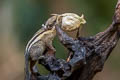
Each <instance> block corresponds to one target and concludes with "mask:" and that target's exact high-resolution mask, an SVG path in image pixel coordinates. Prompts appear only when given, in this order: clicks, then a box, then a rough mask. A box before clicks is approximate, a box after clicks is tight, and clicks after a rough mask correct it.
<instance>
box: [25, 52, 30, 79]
mask: <svg viewBox="0 0 120 80" xmlns="http://www.w3.org/2000/svg"><path fill="white" fill-rule="evenodd" d="M25 80H30V72H29V54H28V53H27V52H25Z"/></svg>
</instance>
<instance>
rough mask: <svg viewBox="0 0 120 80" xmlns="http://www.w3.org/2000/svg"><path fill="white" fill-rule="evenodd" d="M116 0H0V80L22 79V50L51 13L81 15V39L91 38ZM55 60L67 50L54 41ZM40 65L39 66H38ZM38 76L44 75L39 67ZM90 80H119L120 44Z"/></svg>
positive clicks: (109, 17) (106, 20)
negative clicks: (82, 24)
mask: <svg viewBox="0 0 120 80" xmlns="http://www.w3.org/2000/svg"><path fill="white" fill-rule="evenodd" d="M116 3H117V0H0V80H23V79H24V50H25V45H26V44H27V42H28V40H29V39H30V38H31V37H32V35H33V34H34V33H35V32H36V31H37V30H38V29H39V28H40V27H41V25H42V24H43V23H45V21H46V20H47V19H48V18H49V17H50V16H51V15H50V14H52V13H59V14H61V13H66V12H73V13H76V14H78V15H81V14H84V15H85V19H86V20H87V24H86V25H84V28H83V29H82V31H81V34H80V35H81V36H92V35H95V34H96V33H98V32H100V31H103V30H104V29H106V28H107V27H108V26H109V25H110V24H111V21H112V16H113V14H114V9H115V5H116ZM54 45H55V47H56V49H57V54H56V56H57V57H58V58H63V59H65V58H66V52H67V50H66V49H64V47H63V46H62V45H61V44H60V43H59V40H58V39H57V38H55V40H54ZM39 66H40V65H39ZM39 69H40V72H41V73H42V74H46V73H48V72H47V71H46V70H45V69H44V68H43V67H42V66H40V68H39ZM94 80H120V41H119V43H118V45H117V47H116V48H115V49H114V50H113V52H112V54H111V55H110V57H109V59H108V60H107V61H106V64H105V66H104V69H103V71H102V72H100V73H98V74H97V75H96V77H95V78H94Z"/></svg>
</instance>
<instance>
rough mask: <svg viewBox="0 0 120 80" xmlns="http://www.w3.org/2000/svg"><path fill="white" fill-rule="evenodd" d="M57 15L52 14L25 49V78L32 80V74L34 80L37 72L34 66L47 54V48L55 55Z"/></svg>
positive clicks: (50, 53)
mask: <svg viewBox="0 0 120 80" xmlns="http://www.w3.org/2000/svg"><path fill="white" fill-rule="evenodd" d="M56 18H57V16H52V17H51V18H49V19H48V20H47V22H46V23H45V25H42V28H41V29H39V30H38V31H37V32H36V33H35V34H34V35H33V37H32V38H31V39H30V41H29V42H28V44H27V46H26V49H25V54H24V55H25V80H30V79H31V76H32V78H33V79H34V80H36V79H35V77H34V76H35V75H36V72H34V69H33V68H34V67H35V65H36V62H37V61H38V60H39V59H40V57H42V55H44V54H45V51H46V50H47V51H48V53H49V55H52V56H54V54H55V52H56V50H55V48H54V47H53V46H52V41H53V39H54V37H55V36H56V30H55V26H54V23H55V21H56Z"/></svg>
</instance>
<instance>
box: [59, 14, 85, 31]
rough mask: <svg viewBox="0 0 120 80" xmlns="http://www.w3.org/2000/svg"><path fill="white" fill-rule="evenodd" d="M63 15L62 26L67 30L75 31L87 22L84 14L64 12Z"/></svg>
mask: <svg viewBox="0 0 120 80" xmlns="http://www.w3.org/2000/svg"><path fill="white" fill-rule="evenodd" d="M60 16H61V17H62V23H61V24H62V25H61V28H62V29H63V30H66V31H73V30H76V29H78V28H81V27H82V26H81V25H82V24H85V23H86V20H85V19H84V15H83V14H82V15H81V16H78V15H77V14H74V13H64V14H61V15H60Z"/></svg>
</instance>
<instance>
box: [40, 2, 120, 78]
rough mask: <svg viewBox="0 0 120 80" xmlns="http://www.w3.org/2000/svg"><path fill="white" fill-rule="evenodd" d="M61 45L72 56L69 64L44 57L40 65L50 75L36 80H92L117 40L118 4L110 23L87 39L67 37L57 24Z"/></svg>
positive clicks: (119, 12) (119, 22) (119, 6)
mask: <svg viewBox="0 0 120 80" xmlns="http://www.w3.org/2000/svg"><path fill="white" fill-rule="evenodd" d="M55 26H56V31H57V35H58V37H59V40H60V41H61V43H62V44H63V45H64V46H65V47H66V48H67V49H68V50H70V51H71V52H73V57H72V58H71V59H70V61H69V62H66V61H65V60H63V59H56V58H55V57H49V56H46V58H44V59H43V60H42V64H43V65H44V66H45V67H46V68H47V69H48V70H49V71H50V74H49V75H47V76H38V80H92V79H93V77H94V76H95V74H96V73H97V72H100V71H101V70H102V69H103V66H104V63H105V61H106V60H107V58H108V57H109V55H110V53H111V52H112V50H113V49H114V47H115V46H116V44H117V42H118V40H119V38H120V0H118V3H117V5H116V9H115V13H114V17H113V22H112V24H111V25H110V26H109V27H108V28H107V29H106V30H105V31H104V32H100V33H98V34H96V35H95V36H91V37H88V38H83V37H79V38H78V39H77V40H74V39H73V38H71V37H69V36H68V35H67V34H66V33H65V32H64V31H62V30H61V28H60V24H56V25H55Z"/></svg>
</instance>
